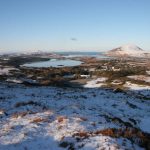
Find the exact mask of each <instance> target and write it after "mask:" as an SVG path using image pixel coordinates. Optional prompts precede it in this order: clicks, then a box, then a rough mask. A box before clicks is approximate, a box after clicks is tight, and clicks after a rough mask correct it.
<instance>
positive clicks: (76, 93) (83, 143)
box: [0, 83, 150, 150]
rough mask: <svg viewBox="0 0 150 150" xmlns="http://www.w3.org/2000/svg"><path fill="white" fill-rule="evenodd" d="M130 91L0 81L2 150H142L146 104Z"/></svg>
mask: <svg viewBox="0 0 150 150" xmlns="http://www.w3.org/2000/svg"><path fill="white" fill-rule="evenodd" d="M130 86H131V85H130ZM130 92H134V90H133V91H130ZM130 92H129V93H128V94H129V95H128V94H125V93H121V92H119V93H118V92H116V91H113V90H110V89H102V88H99V89H86V88H83V89H82V88H81V89H76V88H75V89H72V88H65V90H64V89H63V88H55V87H44V86H43V87H26V86H23V85H17V84H8V83H0V149H1V150H63V149H64V150H67V149H68V150H71V149H75V150H78V149H80V150H104V149H106V150H108V149H109V150H125V149H130V150H144V148H142V147H141V146H145V147H146V148H147V147H148V146H150V145H149V137H150V136H149V133H150V126H149V123H150V121H149V120H150V111H149V110H150V109H149V108H150V101H148V100H142V99H141V98H138V93H137V94H135V95H134V94H133V93H130ZM145 92H146V93H147V94H149V91H145ZM142 93H143V92H142ZM145 132H146V133H145Z"/></svg>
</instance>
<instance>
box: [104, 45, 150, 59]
mask: <svg viewBox="0 0 150 150" xmlns="http://www.w3.org/2000/svg"><path fill="white" fill-rule="evenodd" d="M106 55H108V56H117V57H122V56H126V57H150V52H147V51H145V50H143V49H141V48H140V47H138V46H136V45H133V44H126V45H123V46H121V47H118V48H115V49H113V50H110V51H108V52H107V53H106Z"/></svg>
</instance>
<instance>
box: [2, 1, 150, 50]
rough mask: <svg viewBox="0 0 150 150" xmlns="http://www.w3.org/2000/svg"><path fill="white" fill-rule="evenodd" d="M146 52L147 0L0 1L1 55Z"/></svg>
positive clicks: (149, 44)
mask: <svg viewBox="0 0 150 150" xmlns="http://www.w3.org/2000/svg"><path fill="white" fill-rule="evenodd" d="M126 43H132V44H136V45H138V46H140V47H141V48H143V49H145V50H150V0H0V50H16V51H21V50H27V51H29V50H53V51H54V50H67V51H68V50H73V51H75V50H93V51H103V50H109V49H112V48H115V47H118V46H120V45H122V44H126Z"/></svg>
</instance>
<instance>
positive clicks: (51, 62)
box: [22, 59, 83, 68]
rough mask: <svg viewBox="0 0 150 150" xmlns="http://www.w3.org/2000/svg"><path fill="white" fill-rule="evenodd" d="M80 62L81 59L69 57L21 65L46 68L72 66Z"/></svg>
mask: <svg viewBox="0 0 150 150" xmlns="http://www.w3.org/2000/svg"><path fill="white" fill-rule="evenodd" d="M81 63H83V62H81V61H77V60H71V59H65V60H61V59H51V60H48V61H40V62H34V63H26V64H24V65H22V66H23V67H36V68H42V67H44V68H47V67H57V68H60V67H73V66H79V65H80V64H81Z"/></svg>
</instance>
